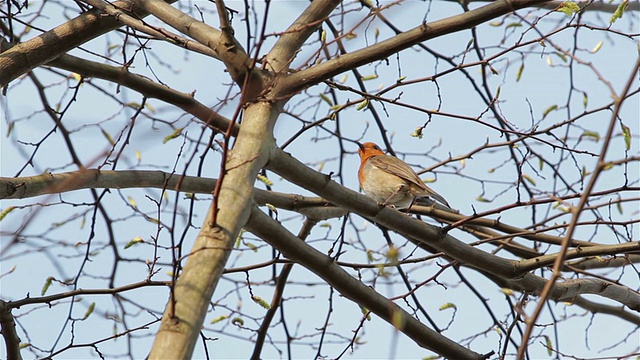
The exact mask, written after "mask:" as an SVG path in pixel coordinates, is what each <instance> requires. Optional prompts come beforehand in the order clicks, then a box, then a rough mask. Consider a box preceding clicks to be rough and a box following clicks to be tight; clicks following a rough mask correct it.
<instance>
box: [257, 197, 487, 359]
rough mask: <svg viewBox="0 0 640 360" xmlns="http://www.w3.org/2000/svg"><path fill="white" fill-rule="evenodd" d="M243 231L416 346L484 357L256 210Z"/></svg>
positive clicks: (457, 355) (453, 354)
mask: <svg viewBox="0 0 640 360" xmlns="http://www.w3.org/2000/svg"><path fill="white" fill-rule="evenodd" d="M247 230H249V231H250V232H252V233H253V234H255V235H257V236H259V237H260V238H262V239H263V240H264V241H266V242H268V243H269V244H271V245H272V246H273V247H275V248H276V249H278V250H279V251H280V252H282V253H283V254H284V255H285V256H286V257H288V258H289V259H292V260H294V261H296V262H297V263H300V264H302V265H303V266H304V267H306V268H307V269H309V270H311V271H312V272H313V273H315V274H316V275H318V276H319V277H321V278H322V279H323V280H325V281H326V282H327V283H328V284H330V285H331V286H332V287H334V288H335V289H336V290H338V291H339V292H340V293H341V294H342V295H343V296H345V297H347V298H348V299H350V300H352V301H353V302H355V303H356V304H360V305H361V306H363V307H365V308H366V309H367V310H370V311H372V312H373V313H374V314H376V315H378V316H379V317H380V318H382V319H384V320H385V321H387V322H388V323H389V324H391V325H393V326H395V327H396V328H397V329H398V330H399V331H401V332H403V333H404V334H406V335H407V336H409V337H410V338H411V339H413V340H414V341H415V342H416V343H417V344H419V345H420V346H422V347H424V348H427V349H430V350H432V351H434V352H436V353H437V354H439V355H442V356H445V357H447V358H449V359H484V358H486V357H485V356H482V355H480V354H477V353H474V352H473V351H471V350H469V349H467V348H465V347H463V346H461V345H459V344H457V343H456V342H454V341H451V340H449V339H448V338H446V337H444V336H442V335H440V334H438V333H437V332H435V331H433V330H431V329H429V328H428V327H426V326H425V325H424V324H423V323H421V322H420V321H419V320H417V319H415V318H414V317H413V316H411V315H410V314H409V313H407V312H406V311H405V310H403V309H402V308H400V307H399V306H398V305H396V304H395V303H393V302H391V301H389V300H388V299H387V298H385V297H384V296H382V295H380V294H379V293H378V292H376V291H375V290H373V289H372V288H370V287H368V286H366V285H364V284H363V283H362V282H360V281H359V280H357V279H355V278H353V277H352V276H351V275H349V274H348V273H347V272H345V271H344V270H343V269H342V268H341V267H340V266H338V265H337V264H335V263H334V262H333V260H332V259H331V258H330V257H328V256H326V255H324V254H322V253H321V252H319V251H318V250H316V249H314V248H313V247H311V246H309V245H308V244H306V243H305V242H304V241H301V240H300V239H298V238H297V237H296V236H294V235H293V234H291V233H290V232H289V231H287V229H285V228H284V227H283V226H282V225H280V223H278V222H276V221H275V220H273V219H271V218H270V217H268V216H267V215H266V214H264V213H263V212H262V211H260V210H259V209H258V208H255V207H254V208H253V210H252V211H251V218H250V220H249V222H247Z"/></svg>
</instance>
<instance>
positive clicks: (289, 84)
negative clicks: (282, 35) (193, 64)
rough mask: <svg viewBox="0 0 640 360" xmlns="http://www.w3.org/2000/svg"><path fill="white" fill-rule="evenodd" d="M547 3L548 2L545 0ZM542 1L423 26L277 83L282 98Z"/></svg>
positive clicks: (503, 0)
mask: <svg viewBox="0 0 640 360" xmlns="http://www.w3.org/2000/svg"><path fill="white" fill-rule="evenodd" d="M547 1H548V0H547ZM544 2H546V1H544V0H497V1H493V2H491V3H490V4H487V5H485V6H482V7H480V8H478V9H474V10H471V11H468V12H465V13H463V14H460V15H454V16H451V17H448V18H446V19H442V20H438V21H434V22H432V23H428V24H427V23H423V24H421V25H420V26H417V27H415V28H413V29H411V30H408V31H406V32H403V33H401V34H398V35H396V36H394V37H392V38H390V39H387V40H384V41H381V42H379V43H377V44H374V45H369V46H368V47H366V48H363V49H360V50H356V51H353V52H351V53H349V54H345V55H342V56H338V57H335V58H333V59H330V60H327V61H326V62H323V63H321V64H317V65H314V66H313V67H311V68H308V69H305V70H302V71H299V72H297V73H294V74H291V75H290V76H288V77H286V78H284V79H282V81H280V82H279V83H278V85H277V86H278V90H279V91H280V92H281V94H282V95H286V94H291V93H296V92H298V91H300V90H302V89H305V88H307V87H309V86H311V85H314V84H317V83H319V82H320V81H323V80H326V79H329V78H331V77H332V76H335V75H338V74H340V73H342V72H345V71H348V70H351V69H354V68H356V67H358V66H361V65H364V64H368V63H370V62H372V61H376V60H381V59H384V58H386V57H388V56H391V55H393V54H395V53H397V52H400V51H402V50H405V49H408V48H410V47H412V46H414V45H416V44H417V43H420V42H422V41H426V40H429V39H433V38H436V37H439V36H443V35H446V34H451V33H455V32H458V31H461V30H467V29H470V28H473V27H474V26H477V25H480V24H481V23H483V22H485V21H488V20H491V19H494V18H496V17H499V16H502V15H505V14H508V13H510V12H513V11H515V10H518V9H522V8H526V7H531V6H534V5H538V4H541V3H544Z"/></svg>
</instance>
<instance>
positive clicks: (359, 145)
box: [356, 141, 364, 150]
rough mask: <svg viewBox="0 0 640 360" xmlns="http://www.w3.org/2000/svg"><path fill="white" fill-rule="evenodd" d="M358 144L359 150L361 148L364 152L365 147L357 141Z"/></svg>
mask: <svg viewBox="0 0 640 360" xmlns="http://www.w3.org/2000/svg"><path fill="white" fill-rule="evenodd" d="M356 144H358V148H360V150H364V145H362V144H360V143H359V142H357V141H356Z"/></svg>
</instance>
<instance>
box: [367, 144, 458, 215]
mask: <svg viewBox="0 0 640 360" xmlns="http://www.w3.org/2000/svg"><path fill="white" fill-rule="evenodd" d="M369 161H370V162H371V165H373V166H375V167H377V168H379V169H381V170H384V171H386V172H388V173H390V174H393V175H396V176H398V177H400V178H401V179H403V180H406V181H408V182H409V183H411V184H414V185H416V186H417V187H419V188H420V189H422V190H424V191H425V193H426V194H428V195H430V196H432V197H433V198H434V199H436V200H438V201H439V202H441V203H442V204H444V205H446V206H447V207H450V206H449V203H448V202H447V200H445V198H444V197H442V195H440V194H438V193H437V192H435V191H433V190H432V189H431V188H430V187H428V186H427V185H426V184H425V183H424V181H422V179H420V177H419V176H418V174H416V172H415V171H414V170H413V169H412V168H411V166H409V165H407V163H405V162H404V161H402V160H400V159H398V158H397V157H395V156H388V155H378V156H373V157H371V158H370V159H369Z"/></svg>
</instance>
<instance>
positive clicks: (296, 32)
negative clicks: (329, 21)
mask: <svg viewBox="0 0 640 360" xmlns="http://www.w3.org/2000/svg"><path fill="white" fill-rule="evenodd" d="M338 4H340V1H339V0H324V1H314V2H312V3H311V4H309V6H308V7H307V8H306V9H305V10H304V11H303V12H302V14H300V16H298V18H297V19H296V20H295V21H294V22H293V24H291V26H289V27H288V28H287V30H285V31H284V32H283V33H282V35H280V37H279V38H278V41H276V43H275V45H274V46H273V47H272V48H271V51H269V53H268V54H267V55H266V57H265V58H266V63H267V66H268V67H269V69H270V70H271V71H273V72H274V73H280V72H284V71H286V70H287V69H288V68H289V65H290V64H291V62H292V61H293V59H294V58H295V55H296V53H297V52H298V51H299V50H300V47H301V46H302V45H303V44H304V42H305V41H306V40H307V39H308V38H309V36H311V34H312V33H313V32H314V31H315V30H316V29H318V28H319V27H320V24H322V22H323V21H324V20H325V18H326V17H327V16H329V14H331V11H332V10H333V9H334V8H335V7H336V6H338Z"/></svg>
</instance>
